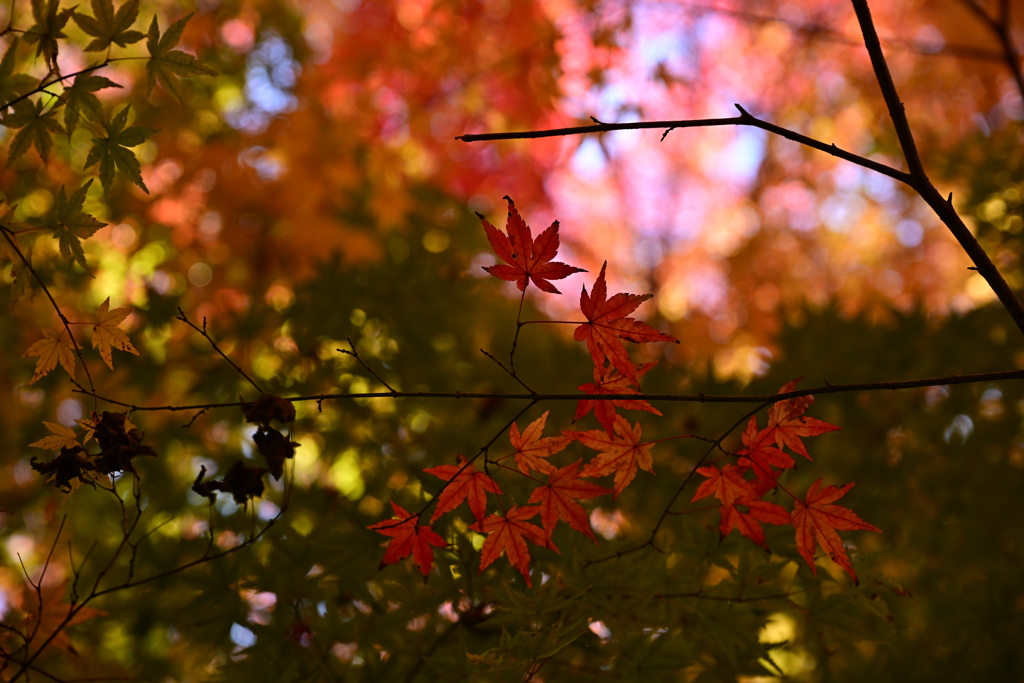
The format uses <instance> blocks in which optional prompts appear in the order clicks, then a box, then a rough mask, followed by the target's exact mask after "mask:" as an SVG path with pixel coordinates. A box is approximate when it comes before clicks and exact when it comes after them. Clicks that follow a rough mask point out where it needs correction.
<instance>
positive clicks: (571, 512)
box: [527, 460, 612, 543]
mask: <svg viewBox="0 0 1024 683" xmlns="http://www.w3.org/2000/svg"><path fill="white" fill-rule="evenodd" d="M581 462H583V461H582V460H577V461H576V462H574V463H573V464H571V465H566V466H565V467H563V468H561V469H558V470H555V471H554V472H552V473H551V474H549V475H548V483H547V484H546V485H544V486H538V487H537V488H535V489H534V490H533V493H531V494H530V500H529V501H527V502H529V503H536V504H539V505H540V519H541V522H543V524H544V532H545V533H546V534H547V537H548V538H549V539H550V538H551V534H552V532H554V530H555V526H556V525H557V524H558V519H559V517H561V518H562V519H563V520H564V521H565V522H566V523H567V524H568V525H569V526H570V527H572V528H573V529H575V530H576V531H578V532H580V533H581V534H585V535H586V536H587V537H588V538H590V540H592V541H593V542H594V543H597V538H596V537H595V536H594V531H593V528H592V527H591V526H590V516H589V515H587V511H586V510H584V509H583V506H581V505H580V504H579V503H577V502H576V501H577V500H582V499H585V498H597V497H598V496H603V495H605V494H606V493H611V492H612V490H611V489H606V488H605V487H603V486H598V485H597V484H594V483H592V482H589V481H583V480H582V479H579V478H578V477H579V475H578V474H577V472H578V471H579V469H580V463H581Z"/></svg>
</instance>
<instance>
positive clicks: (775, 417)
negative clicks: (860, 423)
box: [768, 379, 841, 460]
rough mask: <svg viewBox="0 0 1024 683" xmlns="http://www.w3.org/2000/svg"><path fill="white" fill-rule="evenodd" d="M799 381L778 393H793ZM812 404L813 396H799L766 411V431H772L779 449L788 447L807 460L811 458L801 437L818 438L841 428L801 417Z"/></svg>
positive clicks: (791, 383)
mask: <svg viewBox="0 0 1024 683" xmlns="http://www.w3.org/2000/svg"><path fill="white" fill-rule="evenodd" d="M799 381H800V380H799V379H795V380H793V381H792V382H788V383H787V384H784V385H783V386H782V388H781V389H779V391H778V393H780V394H784V393H786V392H789V391H793V390H794V389H796V383H797V382H799ZM813 403H814V397H813V396H801V397H800V398H790V399H786V400H785V401H779V402H778V403H775V404H772V407H771V408H769V409H768V429H773V430H774V434H775V442H776V443H777V444H778V446H779V448H782V447H783V446H789V447H790V448H791V449H793V452H794V453H799V454H800V455H802V456H804V457H805V458H807V459H808V460H810V459H811V456H810V455H808V453H807V448H806V447H805V446H804V442H803V441H801V437H804V436H818V435H819V434H825V433H826V432H834V431H836V430H838V429H841V427H837V426H835V425H833V424H829V423H828V422H825V421H823V420H819V419H817V418H815V417H806V416H804V417H802V416H803V414H804V413H805V412H807V409H808V408H810V407H811V404H813Z"/></svg>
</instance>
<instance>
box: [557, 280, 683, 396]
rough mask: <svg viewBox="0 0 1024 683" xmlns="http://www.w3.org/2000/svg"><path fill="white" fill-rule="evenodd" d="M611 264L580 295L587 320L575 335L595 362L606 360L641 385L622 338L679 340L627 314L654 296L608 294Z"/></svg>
mask: <svg viewBox="0 0 1024 683" xmlns="http://www.w3.org/2000/svg"><path fill="white" fill-rule="evenodd" d="M607 266H608V262H607V261H606V262H605V264H604V265H603V266H601V274H600V275H598V276H597V281H596V282H595V283H594V287H593V289H592V290H591V292H590V294H587V288H586V286H584V287H583V293H582V294H581V295H580V310H582V311H583V315H584V316H586V318H587V320H588V322H585V323H583V324H582V325H580V326H579V327H577V328H576V331H575V332H574V333H573V336H574V337H575V338H576V341H584V340H586V342H587V350H588V351H590V356H591V358H593V360H594V365H595V366H597V367H598V368H604V364H605V362H606V361H610V362H611V364H612V365H613V366H614V367H615V368H617V369H618V371H619V372H621V373H622V375H623V376H624V377H626V378H627V379H628V380H629V381H630V382H631V383H632V384H634V385H636V386H637V387H639V386H640V376H639V375H638V374H637V372H638V371H637V367H636V366H635V365H633V363H632V361H630V360H629V353H628V352H627V351H626V347H625V346H623V344H622V341H621V340H622V339H627V340H629V341H632V342H637V343H641V342H656V341H671V342H676V343H677V344H678V343H679V340H678V339H676V338H675V337H673V336H672V335H669V334H665V333H663V332H659V331H658V330H656V329H654V328H653V327H651V326H650V325H648V324H647V323H643V322H640V321H639V320H634V319H633V318H627V317H626V316H627V315H629V314H630V313H632V312H633V311H635V310H636V308H637V306H639V305H640V304H642V303H643V302H645V301H647V300H648V299H650V298H651V296H652V295H651V294H616V295H615V296H613V297H612V298H611V299H609V298H607V297H608V285H607V284H606V283H605V279H604V273H605V269H606V268H607Z"/></svg>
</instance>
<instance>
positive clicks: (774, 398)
mask: <svg viewBox="0 0 1024 683" xmlns="http://www.w3.org/2000/svg"><path fill="white" fill-rule="evenodd" d="M1019 379H1024V370H1003V371H1001V372H984V373H978V374H973V375H949V376H947V377H930V378H928V379H909V380H897V381H891V382H860V383H856V384H832V383H831V382H826V383H825V384H824V385H822V386H816V387H808V388H806V389H797V390H794V391H787V392H783V393H779V394H752V395H750V396H741V395H739V396H731V395H719V394H704V393H699V394H582V393H574V394H539V393H538V394H506V393H498V392H464V391H396V392H395V393H394V394H392V393H391V392H383V391H370V392H363V393H358V394H316V395H312V396H293V397H291V398H287V399H285V400H288V401H291V402H293V403H300V402H308V401H337V400H346V399H356V398H438V399H441V398H443V399H455V400H460V399H467V398H471V399H489V400H494V399H501V400H508V401H530V402H532V403H539V402H542V401H582V400H586V401H637V400H644V401H665V402H671V403H763V402H765V401H769V402H772V403H776V402H778V401H784V400H786V399H790V398H799V397H801V396H811V395H817V394H844V393H850V392H858V391H899V390H903V389H919V388H923V387H939V386H946V385H956V384H980V383H983V382H1000V381H1009V380H1019ZM72 393H80V394H85V395H87V396H95V397H96V398H97V399H98V400H100V401H103V402H105V403H109V404H111V405H116V406H122V407H125V408H133V409H134V410H136V411H139V412H142V411H168V412H176V411H182V410H201V409H204V408H206V409H212V408H233V407H238V406H242V405H245V402H242V401H237V402H228V403H203V404H194V405H182V406H174V405H163V406H138V405H135V404H133V403H124V402H123V401H118V400H116V399H112V398H107V397H104V396H100V395H98V394H94V393H93V392H89V391H85V390H83V389H81V388H79V389H76V390H73V392H72Z"/></svg>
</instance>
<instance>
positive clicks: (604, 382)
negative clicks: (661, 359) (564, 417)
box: [572, 360, 661, 434]
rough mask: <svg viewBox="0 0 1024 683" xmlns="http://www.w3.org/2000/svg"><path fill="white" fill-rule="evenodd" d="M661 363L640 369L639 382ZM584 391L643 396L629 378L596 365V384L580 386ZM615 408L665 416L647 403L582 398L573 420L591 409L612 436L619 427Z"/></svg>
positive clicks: (655, 362)
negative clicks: (644, 411) (616, 423)
mask: <svg viewBox="0 0 1024 683" xmlns="http://www.w3.org/2000/svg"><path fill="white" fill-rule="evenodd" d="M657 364H658V361H656V360H655V361H651V362H650V363H644V364H642V365H640V366H639V367H638V368H637V369H636V379H637V381H639V380H640V378H641V377H643V376H644V375H646V374H647V371H648V370H650V369H651V368H653V367H654V366H655V365H657ZM577 388H578V389H580V390H581V391H585V392H587V393H588V394H639V393H640V392H639V391H637V390H636V389H634V388H633V387H632V386H631V382H630V380H629V378H628V377H626V376H625V375H623V374H621V373H620V372H619V371H618V370H617V369H615V368H600V367H598V366H596V365H595V366H594V381H593V382H588V383H586V384H581V385H580V386H579V387H577ZM615 408H622V409H623V410H646V411H647V412H648V413H654V414H655V415H661V411H660V410H658V409H657V408H654V407H653V406H651V404H650V403H648V402H647V401H644V400H639V399H637V400H632V399H620V400H615V401H593V400H590V399H586V398H584V399H580V402H579V403H577V404H576V415H575V416H573V418H572V419H573V421H576V420H578V419H580V418H581V417H585V416H586V415H587V413H589V412H590V411H591V410H593V411H594V417H596V418H597V421H598V422H600V423H601V426H602V427H604V428H605V431H607V432H608V433H609V434H611V433H612V432H613V431H614V428H615V427H614V425H615V415H616V413H615Z"/></svg>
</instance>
